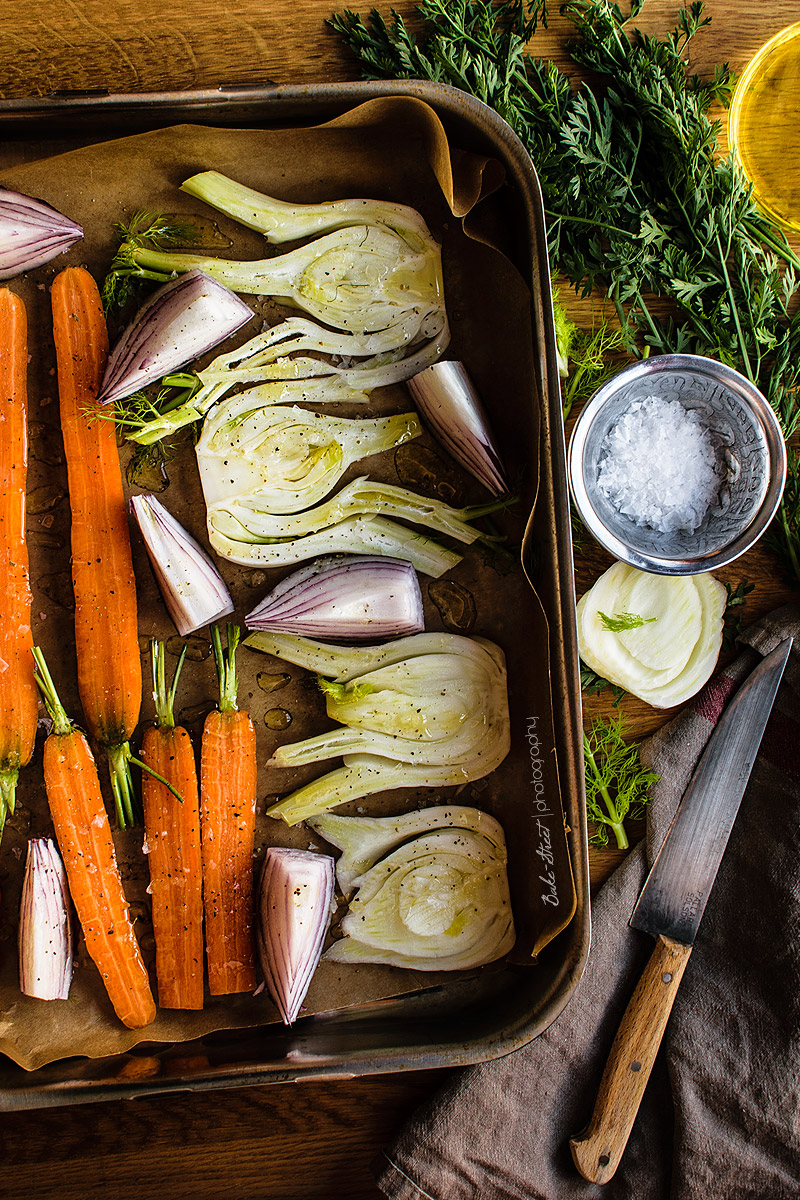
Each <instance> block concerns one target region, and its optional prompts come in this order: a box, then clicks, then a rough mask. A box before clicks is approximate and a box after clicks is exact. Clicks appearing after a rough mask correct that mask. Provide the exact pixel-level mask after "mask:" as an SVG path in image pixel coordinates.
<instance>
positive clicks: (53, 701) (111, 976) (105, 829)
mask: <svg viewBox="0 0 800 1200" xmlns="http://www.w3.org/2000/svg"><path fill="white" fill-rule="evenodd" d="M33 656H34V659H35V662H36V682H37V683H38V685H39V687H40V689H41V692H42V697H43V699H44V702H45V706H46V708H47V711H48V712H49V714H50V716H51V718H52V720H53V731H52V733H51V734H50V735H49V737H48V738H47V740H46V742H45V744H44V762H43V767H44V785H45V791H46V792H47V801H48V804H49V806H50V815H51V816H52V818H53V825H54V827H55V831H56V839H57V841H58V848H59V850H60V851H61V857H62V859H63V860H64V866H65V868H66V872H67V882H68V884H69V891H70V895H71V897H72V902H73V904H74V905H75V909H76V911H77V913H78V918H79V920H80V923H81V928H82V929H83V936H84V938H85V939H86V948H87V950H88V951H89V954H90V955H91V957H92V960H93V961H94V963H95V964H96V966H97V969H98V970H99V972H100V976H101V978H102V980H103V983H104V984H105V988H106V991H107V992H108V996H109V999H110V1001H111V1003H112V1005H113V1006H114V1011H115V1012H116V1014H117V1016H118V1017H119V1019H120V1021H122V1023H123V1024H124V1025H127V1026H128V1028H129V1029H139V1028H140V1027H141V1026H143V1025H149V1024H150V1022H151V1021H152V1020H153V1019H154V1018H155V1015H156V1006H155V1001H154V1000H153V993H152V992H151V990H150V981H149V979H148V976H147V969H146V968H145V965H144V962H143V961H142V956H141V953H140V951H139V945H138V942H137V941H136V935H135V933H134V931H133V924H132V922H131V919H130V913H129V911H128V902H127V900H126V899H125V893H124V891H123V888H122V880H121V879H120V874H119V869H118V867H117V860H116V855H115V853H114V842H113V839H112V837H111V827H110V825H109V823H108V816H107V814H106V810H105V805H104V804H103V795H102V792H101V790H100V780H99V779H98V776H97V766H96V764H95V761H94V758H93V757H92V752H91V750H90V749H89V743H88V742H87V741H86V738H85V737H84V736H83V734H82V733H80V731H79V730H77V729H75V727H74V726H73V725H72V722H71V721H70V719H69V717H68V716H67V714H66V712H65V711H64V708H63V706H62V704H61V702H60V700H59V698H58V694H57V693H56V689H55V685H54V684H53V680H52V678H51V676H50V672H49V671H48V669H47V664H46V662H45V660H44V656H43V655H42V652H41V650H39V649H38V647H34V649H33Z"/></svg>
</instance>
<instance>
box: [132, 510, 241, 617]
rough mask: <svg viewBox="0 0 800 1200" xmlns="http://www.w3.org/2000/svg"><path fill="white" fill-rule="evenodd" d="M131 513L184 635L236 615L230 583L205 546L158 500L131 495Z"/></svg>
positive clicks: (168, 605) (167, 603) (162, 591)
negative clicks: (215, 564)
mask: <svg viewBox="0 0 800 1200" xmlns="http://www.w3.org/2000/svg"><path fill="white" fill-rule="evenodd" d="M129 503H130V509H131V512H132V513H133V515H134V517H135V518H136V522H137V524H138V526H139V529H140V530H141V533H142V538H143V540H144V544H145V548H146V550H147V555H148V557H149V559H150V562H151V564H152V567H153V572H154V574H155V577H156V579H157V581H158V586H159V587H160V589H161V594H162V595H163V597H164V603H165V604H166V606H167V609H168V610H169V615H170V616H171V617H172V620H173V621H174V622H175V627H176V629H177V630H178V633H179V634H180V635H181V637H185V636H186V635H187V634H189V633H194V632H195V630H197V629H202V628H203V627H204V626H205V625H211V624H213V623H214V622H215V621H218V620H220V618H222V617H225V616H227V615H228V614H229V613H232V612H233V600H232V599H231V596H230V592H229V591H228V589H227V587H226V586H225V581H224V580H223V578H222V576H221V575H220V573H219V571H218V570H217V568H216V567H215V566H214V564H213V562H212V561H211V559H210V558H209V556H208V555H207V554H206V552H205V550H204V549H203V547H202V546H200V545H199V543H198V542H196V541H195V539H194V538H193V537H192V535H191V534H190V533H188V532H187V531H186V530H185V529H184V528H183V526H182V525H181V523H180V521H178V520H176V519H175V517H173V515H172V513H170V512H168V511H167V509H166V508H165V507H164V505H163V504H162V503H161V502H160V500H158V499H157V498H156V497H155V496H152V495H149V494H148V495H142V496H132V497H131V499H130V501H129Z"/></svg>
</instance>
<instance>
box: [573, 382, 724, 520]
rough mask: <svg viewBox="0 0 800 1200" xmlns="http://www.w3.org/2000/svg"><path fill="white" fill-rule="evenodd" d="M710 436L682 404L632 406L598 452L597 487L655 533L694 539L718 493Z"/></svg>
mask: <svg viewBox="0 0 800 1200" xmlns="http://www.w3.org/2000/svg"><path fill="white" fill-rule="evenodd" d="M717 470H718V468H717V457H716V454H715V451H714V442H713V439H712V436H711V433H710V432H709V430H708V429H707V428H706V427H705V426H704V425H703V424H702V422H701V421H700V418H699V417H698V416H697V414H696V413H694V412H690V411H687V410H686V409H685V408H684V407H683V405H682V404H680V403H676V402H670V401H669V400H662V399H659V397H657V396H648V397H647V398H646V399H645V400H637V401H635V402H634V403H633V404H631V406H630V408H628V409H627V410H626V411H625V412H624V413H623V415H622V416H621V417H620V419H619V421H618V422H617V424H616V425H615V426H614V427H613V428H612V429H610V430H609V432H608V433H607V434H606V437H605V438H604V440H603V445H602V447H601V454H600V462H599V466H598V478H597V486H598V488H599V490H600V491H601V492H602V494H603V495H604V496H605V497H606V498H607V500H608V501H609V502H610V503H611V504H612V505H613V506H614V508H616V509H617V510H618V511H619V512H621V513H624V514H625V515H626V516H628V517H630V518H631V520H633V521H634V522H635V523H636V524H637V525H649V526H650V527H651V528H652V529H655V530H657V531H658V532H659V533H675V532H676V531H678V530H682V531H688V532H689V533H692V532H693V531H694V530H695V529H697V528H698V526H700V525H701V524H702V522H703V518H704V517H705V515H706V513H707V512H708V509H709V507H710V505H711V504H713V503H714V501H715V500H716V498H717V496H718V494H719V488H720V482H721V481H720V477H719V475H718V474H717Z"/></svg>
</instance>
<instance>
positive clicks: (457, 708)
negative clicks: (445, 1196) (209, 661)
mask: <svg viewBox="0 0 800 1200" xmlns="http://www.w3.org/2000/svg"><path fill="white" fill-rule="evenodd" d="M245 645H247V646H250V647H251V648H253V649H256V650H261V651H263V652H265V653H267V654H273V655H275V656H276V657H277V658H281V659H284V660H285V661H287V662H293V663H295V664H297V665H300V666H305V667H306V668H308V669H310V670H315V671H317V672H318V673H319V674H320V675H321V676H323V678H322V679H321V680H320V686H321V687H322V689H323V691H324V692H325V695H326V707H327V712H328V716H329V717H331V719H332V720H334V721H337V722H339V723H340V724H339V726H338V728H336V729H333V730H330V731H329V732H327V733H321V734H318V735H317V736H315V737H310V738H306V739H305V740H303V741H300V742H294V743H290V744H287V745H284V746H280V747H279V748H278V749H277V750H276V751H275V753H274V755H273V757H272V759H271V760H270V764H271V765H272V766H285V767H288V766H299V765H301V764H304V763H313V762H321V761H324V760H326V759H329V758H336V757H339V756H343V759H344V766H343V767H341V768H339V769H338V770H334V771H331V772H330V773H329V774H327V775H325V776H322V778H320V779H316V780H314V781H313V782H312V783H309V784H306V785H305V786H304V787H301V788H299V789H298V790H297V791H296V792H293V793H292V794H291V795H289V796H286V797H284V798H283V799H282V800H280V801H279V802H278V803H277V804H274V805H273V806H272V807H271V808H270V809H269V810H268V811H269V815H270V816H275V817H282V818H283V820H285V821H286V822H287V824H290V825H294V824H297V823H298V822H299V821H303V820H305V819H306V818H308V817H311V816H316V815H317V814H319V813H321V812H324V811H326V810H327V809H329V808H332V807H333V806H334V805H336V804H341V803H343V802H344V801H345V800H354V799H357V798H358V797H360V796H367V795H371V794H373V793H375V792H380V791H385V790H387V789H388V788H394V787H445V786H448V785H455V784H464V783H469V782H470V781H472V780H475V779H481V778H483V777H484V776H485V775H488V774H489V773H490V772H491V771H493V770H494V769H495V767H497V766H498V765H499V764H500V763H501V762H502V761H503V759H504V758H505V757H506V755H507V753H508V750H509V746H510V721H509V712H508V690H507V680H506V669H505V657H504V655H503V652H502V651H501V650H500V649H499V647H498V646H496V645H494V644H493V643H492V642H488V641H485V640H484V639H482V638H467V637H462V636H460V635H458V634H445V633H420V634H413V635H411V636H410V637H406V638H399V639H397V640H396V641H393V642H388V643H385V644H383V645H379V646H368V647H364V646H353V647H340V646H334V645H329V644H327V643H324V642H316V641H313V640H311V639H309V638H302V637H296V636H292V635H288V634H274V633H255V634H252V635H251V636H250V637H249V638H247V640H246V642H245Z"/></svg>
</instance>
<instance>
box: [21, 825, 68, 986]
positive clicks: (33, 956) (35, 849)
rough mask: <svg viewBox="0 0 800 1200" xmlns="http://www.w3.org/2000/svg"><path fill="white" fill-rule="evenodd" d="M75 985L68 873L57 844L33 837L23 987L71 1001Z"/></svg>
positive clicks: (25, 889)
mask: <svg viewBox="0 0 800 1200" xmlns="http://www.w3.org/2000/svg"><path fill="white" fill-rule="evenodd" d="M71 983H72V921H71V917H70V907H69V890H68V888H67V873H66V871H65V870H64V864H63V863H62V861H61V858H60V856H59V853H58V850H57V849H56V846H55V842H53V841H51V840H50V838H31V840H30V841H29V842H28V857H27V859H26V862H25V878H24V880H23V883H22V900H21V903H20V917H19V986H20V991H21V992H22V993H23V995H25V996H34V997H36V999H38V1000H66V999H67V997H68V996H69V988H70V984H71Z"/></svg>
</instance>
